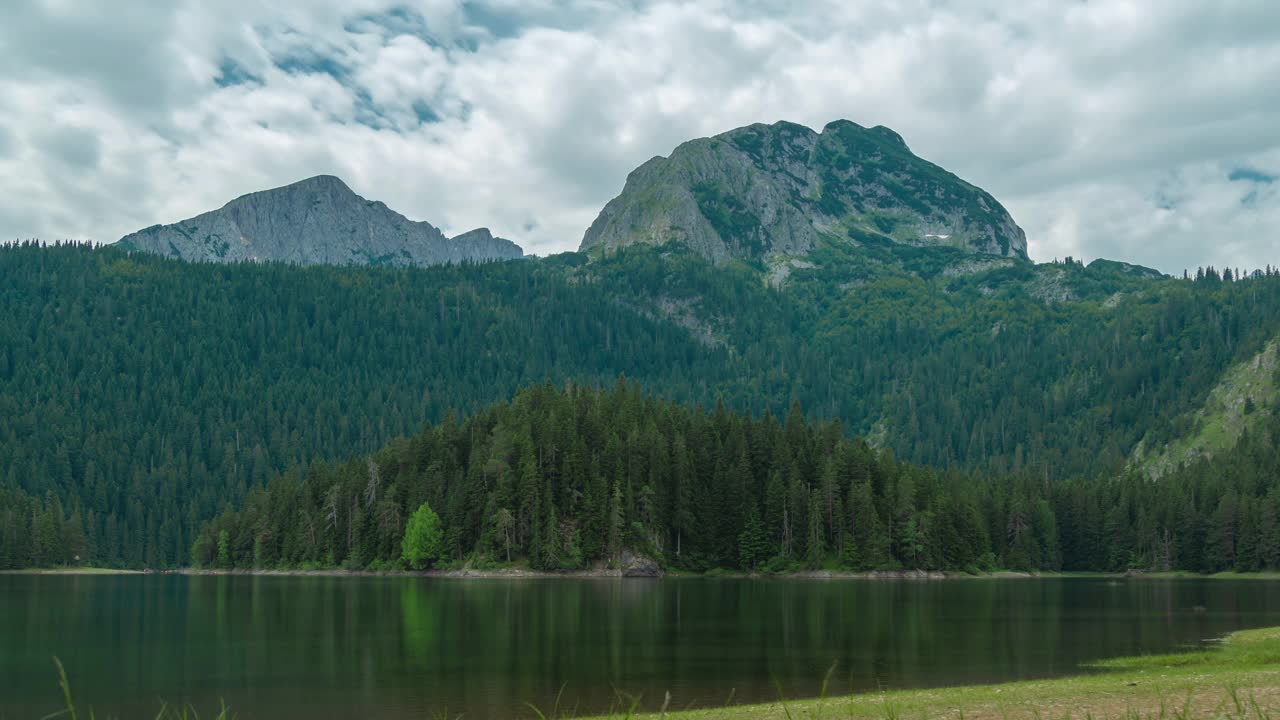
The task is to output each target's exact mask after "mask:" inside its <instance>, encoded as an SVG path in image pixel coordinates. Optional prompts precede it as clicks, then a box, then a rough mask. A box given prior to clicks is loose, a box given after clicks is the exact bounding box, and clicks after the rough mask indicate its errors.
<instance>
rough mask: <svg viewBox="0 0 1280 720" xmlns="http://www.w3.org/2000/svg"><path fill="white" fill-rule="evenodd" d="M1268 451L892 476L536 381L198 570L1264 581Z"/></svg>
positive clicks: (271, 495)
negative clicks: (919, 572)
mask: <svg viewBox="0 0 1280 720" xmlns="http://www.w3.org/2000/svg"><path fill="white" fill-rule="evenodd" d="M1276 436H1280V423H1278V422H1277V421H1276V420H1275V419H1274V418H1272V419H1270V420H1269V425H1268V426H1266V427H1264V428H1259V430H1258V431H1257V432H1255V433H1250V434H1249V435H1248V436H1246V439H1245V440H1244V441H1243V443H1242V445H1241V448H1240V450H1239V451H1238V452H1236V453H1232V454H1231V455H1230V456H1228V457H1224V458H1223V459H1221V460H1219V461H1215V462H1213V463H1210V462H1208V461H1206V462H1204V463H1201V464H1197V465H1194V466H1191V467H1189V468H1187V469H1185V470H1183V471H1182V472H1180V473H1177V474H1175V475H1174V476H1172V477H1168V478H1165V479H1162V480H1160V481H1150V480H1147V479H1146V478H1145V477H1139V476H1137V475H1126V476H1124V477H1122V478H1119V479H1107V480H1088V481H1085V480H1079V481H1064V482H1055V483H1047V482H1045V480H1044V478H1043V477H1042V476H1041V477H1036V476H1031V475H1027V474H1020V475H1010V476H1002V477H987V476H982V475H976V474H970V473H961V472H955V471H938V470H934V469H929V468H923V467H918V466H914V465H909V464H906V463H901V462H897V461H895V460H894V459H893V457H892V455H891V453H888V452H883V451H877V450H875V449H873V448H871V447H870V446H868V445H867V444H866V443H865V442H864V441H862V440H859V439H850V438H847V437H846V436H845V434H844V432H843V431H842V428H841V426H840V424H839V422H836V421H830V422H811V421H808V420H806V419H805V416H804V414H803V413H802V412H801V411H800V409H799V408H798V407H793V408H792V410H791V411H790V412H789V413H788V415H787V416H786V418H785V419H784V420H783V421H781V422H779V421H778V420H776V419H775V418H773V417H772V416H771V415H768V414H766V415H764V416H763V417H759V418H753V417H750V416H746V415H742V414H737V413H733V412H730V411H729V410H727V409H726V408H725V407H724V406H723V405H718V406H716V407H715V408H714V409H711V410H709V411H704V410H701V409H694V410H689V409H687V408H685V407H683V406H681V405H677V404H674V403H670V402H665V401H661V400H656V399H653V398H651V397H648V396H646V395H644V394H643V393H641V392H640V391H639V390H638V389H637V388H636V387H635V386H633V385H630V384H628V383H626V382H625V381H620V382H619V383H618V384H617V386H616V387H615V388H614V389H613V390H610V391H598V390H594V389H588V388H582V387H577V386H571V387H568V388H566V389H563V390H561V389H555V388H553V387H550V386H547V385H539V386H534V387H531V388H528V389H526V390H524V391H521V392H520V393H518V394H517V395H516V396H515V397H514V398H513V399H512V400H511V402H509V403H504V404H500V405H497V406H494V407H491V408H489V409H487V410H484V411H482V412H480V413H478V414H476V415H474V416H473V417H471V418H469V419H468V420H466V421H465V422H461V423H460V422H458V421H457V420H455V419H454V418H453V417H452V416H450V417H449V418H447V419H446V420H445V421H444V422H443V423H440V424H438V425H435V426H432V427H429V428H427V429H426V430H424V431H423V432H422V433H420V434H418V435H416V436H414V437H411V438H405V439H401V440H397V441H394V442H392V443H391V444H390V445H388V446H387V447H385V448H383V449H382V450H380V451H379V452H376V453H374V454H373V455H371V456H369V457H365V458H359V459H355V460H351V461H348V462H343V463H337V464H318V465H313V466H312V467H310V468H309V469H307V471H306V472H305V473H304V474H302V475H299V474H298V473H296V472H294V473H287V474H285V475H283V476H280V477H278V478H276V479H275V480H273V481H272V482H271V483H270V484H269V485H267V486H266V487H265V488H259V489H255V490H253V491H251V492H250V493H249V496H248V498H247V501H246V503H245V506H244V507H243V509H241V510H239V511H237V512H227V513H224V514H223V515H222V516H220V517H219V518H217V519H216V520H215V521H213V522H212V523H210V524H209V525H208V526H206V527H205V528H204V529H203V530H202V531H201V533H200V535H199V537H198V540H197V542H196V551H195V557H194V558H193V561H194V562H195V563H196V564H197V565H203V566H209V567H237V568H252V567H258V568H270V567H296V566H341V567H347V568H352V569H355V568H377V569H388V568H394V567H402V566H407V567H422V566H424V559H425V560H429V559H430V558H433V557H435V554H436V552H437V550H438V553H439V558H440V561H441V562H442V563H445V564H449V563H453V564H460V563H463V562H471V563H493V562H506V561H508V560H521V561H524V562H527V563H528V565H529V566H530V567H532V568H535V569H541V570H569V569H582V568H587V567H592V566H599V565H603V564H608V563H610V562H613V561H616V560H617V559H618V558H619V557H620V555H621V553H622V552H623V551H624V550H632V551H637V552H641V553H645V554H649V555H652V556H654V557H657V558H659V559H660V560H661V561H663V562H665V563H666V564H668V565H669V566H674V567H678V568H682V569H688V570H696V571H705V570H710V569H714V568H727V569H735V570H743V571H755V570H774V571H782V570H789V569H798V568H831V569H848V570H876V569H916V568H920V569H952V570H970V571H974V570H988V569H994V568H1009V569H1021V570H1036V569H1039V570H1060V569H1078V570H1123V569H1126V568H1130V567H1140V568H1151V569H1160V570H1171V569H1182V570H1193V571H1206V572H1208V571H1217V570H1226V569H1240V570H1253V569H1260V568H1275V567H1280V522H1277V518H1280V481H1278V479H1277V476H1276V474H1275V472H1274V469H1275V468H1276V467H1280V464H1277V463H1280V451H1278V450H1277V449H1276V447H1275V444H1274V443H1272V442H1271V438H1272V437H1276ZM1224 470H1225V471H1226V472H1224ZM433 507H439V508H442V509H443V510H442V513H441V515H440V517H439V518H438V519H437V518H436V517H435V513H434V512H432V510H431V508H433ZM415 508H416V509H417V510H416V511H413V509H415ZM411 511H413V514H412V515H410V512H411ZM220 536H225V537H228V538H230V541H229V545H230V558H229V560H228V559H227V558H220V557H218V556H217V555H216V554H215V551H216V548H217V547H218V545H219V543H218V542H217V538H219V537H220ZM402 561H403V564H402Z"/></svg>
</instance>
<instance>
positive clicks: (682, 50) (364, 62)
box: [0, 0, 1280, 273]
mask: <svg viewBox="0 0 1280 720" xmlns="http://www.w3.org/2000/svg"><path fill="white" fill-rule="evenodd" d="M1278 29H1280V3H1277V2H1274V1H1272V0H1217V1H1216V2H1215V1H1212V0H1204V1H1202V2H1191V1H1189V0H1150V1H1149V2H1126V1H1123V0H1098V1H1088V2H1084V1H1071V0H1013V1H1009V2H997V1H996V0H964V1H955V2H952V1H949V0H896V1H895V2H892V3H886V2H882V1H879V0H877V1H876V2H862V1H860V0H834V1H832V2H827V1H826V0H806V1H805V2H800V3H796V2H770V1H768V0H744V1H743V2H718V1H715V0H707V1H704V2H676V3H648V2H640V1H638V0H633V1H630V2H603V1H601V0H569V1H567V2H550V1H548V0H522V1H519V2H516V1H513V0H489V1H485V2H474V3H473V2H450V1H446V0H427V1H424V2H382V1H380V0H308V2H305V3H299V2H272V1H271V0H218V2H208V1H207V0H201V1H191V0H173V1H169V0H152V1H145V2H144V1H139V0H114V1H113V2H99V1H98V0H5V2H4V7H3V8H2V9H0V68H2V69H0V107H3V108H4V112H0V238H4V239H6V240H8V239H19V238H22V239H26V238H35V237H38V238H41V239H44V240H46V241H53V240H58V239H79V240H93V241H96V242H113V241H115V240H117V239H118V238H120V237H121V236H123V235H125V234H127V233H129V232H132V231H134V230H137V229H139V228H142V227H145V226H148V225H153V224H156V223H170V222H175V221H178V220H181V219H183V218H186V217H190V216H192V215H196V214H198V213H200V212H204V211H207V210H211V209H214V208H217V207H220V206H221V205H223V204H224V203H226V202H227V201H228V200H230V199H232V198H234V197H237V196H239V195H242V194H245V193H248V192H253V191H256V190H261V189H265V188H269V187H276V186H279V185H284V184H288V183H290V182H293V181H296V180H299V179H302V178H305V177H309V176H312V175H317V174H333V175H337V176H339V177H341V178H343V179H344V180H345V181H346V182H347V184H348V185H350V186H351V187H352V189H354V190H355V191H356V192H357V193H359V194H361V195H363V196H364V197H366V198H370V199H377V200H382V201H384V202H386V203H387V204H388V205H389V206H390V207H392V208H393V209H395V210H398V211H399V212H401V213H403V214H405V215H407V216H408V217H410V218H412V219H415V220H426V221H428V222H430V223H432V224H434V225H436V226H438V227H440V228H441V229H442V230H444V231H445V232H446V233H447V234H455V233H458V232H462V231H465V230H469V229H471V228H474V227H480V226H485V227H489V228H491V229H492V230H493V231H494V232H495V233H496V234H499V235H501V236H504V237H507V238H510V239H512V240H514V241H516V242H517V243H519V244H520V245H521V246H522V247H524V248H525V250H526V252H531V253H536V254H540V255H545V254H550V253H555V252H560V251H564V250H572V249H576V248H577V247H578V244H579V243H580V242H581V239H582V234H583V232H584V231H585V230H586V228H587V226H588V225H589V224H590V223H591V221H592V220H593V219H594V218H595V215H596V213H598V212H599V210H600V208H601V207H603V205H604V204H605V203H606V202H607V201H608V200H609V199H610V198H612V197H613V196H615V195H617V194H618V192H619V191H620V190H621V189H622V185H623V182H624V181H625V179H626V175H627V173H628V172H629V171H630V170H631V169H633V168H634V167H635V166H637V165H639V164H640V163H642V162H644V161H645V160H647V159H649V158H651V157H653V156H655V155H667V154H669V153H670V151H671V150H672V148H674V147H675V146H676V145H678V144H680V143H681V142H683V141H685V140H688V139H691V138H694V137H700V136H706V135H712V134H715V133H719V132H723V131H726V130H729V129H732V128H735V127H739V126H742V125H747V124H750V123H753V122H774V121H777V120H784V119H785V120H790V121H793V122H798V123H801V124H804V125H808V126H810V127H813V128H821V127H822V126H823V125H825V124H826V123H827V122H829V121H831V120H835V119H839V118H844V119H849V120H853V121H855V122H857V123H860V124H862V125H866V126H872V125H887V126H889V127H891V128H893V129H895V130H897V131H898V132H899V133H900V134H901V135H902V136H903V137H904V138H905V139H906V141H907V143H908V144H909V145H910V146H911V148H912V150H913V151H914V152H915V153H916V154H918V155H920V156H921V157H924V158H926V159H929V160H931V161H933V162H935V163H937V164H939V165H941V166H943V167H945V168H947V169H949V170H951V171H952V172H954V173H956V174H957V175H959V176H960V177H962V178H965V179H966V180H968V181H970V182H972V183H974V184H975V185H978V186H980V187H983V188H985V189H986V190H988V191H989V192H991V193H992V194H993V195H994V196H995V197H996V198H997V199H999V200H1000V201H1001V202H1002V203H1003V204H1004V205H1005V206H1006V207H1007V208H1008V209H1009V211H1010V212H1011V213H1012V214H1013V216H1014V218H1015V220H1017V221H1018V223H1019V224H1020V225H1021V226H1022V227H1023V228H1024V229H1025V230H1026V232H1027V239H1028V249H1029V252H1030V254H1031V257H1032V258H1033V259H1035V260H1038V261H1047V260H1053V259H1055V258H1062V257H1065V256H1074V257H1076V258H1082V259H1085V260H1092V259H1094V258H1097V257H1106V258H1111V259H1118V260H1126V261H1129V262H1136V263H1141V264H1144V265H1150V266H1153V267H1157V268H1160V269H1161V270H1164V271H1166V272H1173V273H1177V272H1181V270H1182V269H1183V268H1195V267H1197V266H1201V265H1216V266H1219V267H1222V266H1231V267H1242V268H1253V267H1261V266H1263V265H1265V264H1268V263H1270V264H1280V30H1278Z"/></svg>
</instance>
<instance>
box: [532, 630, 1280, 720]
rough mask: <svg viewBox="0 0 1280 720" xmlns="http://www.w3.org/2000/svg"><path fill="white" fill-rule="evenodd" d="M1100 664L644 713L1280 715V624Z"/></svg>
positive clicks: (684, 717) (776, 717)
mask: <svg viewBox="0 0 1280 720" xmlns="http://www.w3.org/2000/svg"><path fill="white" fill-rule="evenodd" d="M1099 668H1100V669H1102V670H1103V672H1099V673H1094V674H1089V675H1080V676H1076V677H1066V678H1058V679H1054V680H1035V681H1028V682H1016V683H1005V684H1001V685H978V686H970V687H956V688H944V689H938V690H901V691H893V692H884V693H868V694H859V695H849V696H844V697H835V698H820V699H811V700H784V699H781V698H780V699H779V700H777V701H775V702H771V703H763V704H760V705H743V706H736V707H727V708H719V709H708V710H688V711H681V712H670V713H662V714H653V715H640V716H636V720H659V719H662V720H712V719H713V718H714V719H721V718H724V719H730V718H732V719H735V720H737V719H741V720H824V719H826V720H840V719H841V718H878V719H880V720H899V719H901V720H917V719H926V720H936V719H943V718H945V719H948V720H950V719H954V720H1019V719H1023V718H1025V719H1026V720H1064V719H1066V718H1078V719H1079V720H1103V719H1104V718H1106V719H1110V718H1116V719H1121V718H1123V719H1124V720H1147V719H1151V720H1157V719H1159V720H1166V719H1167V720H1182V719H1184V718H1228V719H1231V720H1271V719H1273V718H1280V628H1266V629H1261V630H1246V631H1242V632H1237V633H1234V634H1232V635H1231V636H1230V637H1228V638H1226V640H1224V641H1223V642H1222V643H1220V644H1218V645H1215V646H1213V647H1212V648H1210V649H1207V650H1202V651H1198V652H1191V653H1182V654H1172V655H1152V656H1146V657H1134V658H1120V659H1115V660H1109V661H1106V662H1103V663H1099ZM613 717H615V718H616V717H620V716H619V715H615V716H613ZM548 720H550V714H548Z"/></svg>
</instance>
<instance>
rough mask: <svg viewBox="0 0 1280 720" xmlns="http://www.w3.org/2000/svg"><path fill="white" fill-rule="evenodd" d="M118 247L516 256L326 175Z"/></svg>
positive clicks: (387, 261)
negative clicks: (407, 214) (364, 194)
mask: <svg viewBox="0 0 1280 720" xmlns="http://www.w3.org/2000/svg"><path fill="white" fill-rule="evenodd" d="M119 244H120V246H121V247H122V248H132V249H137V250H141V251H145V252H151V253H155V254H158V255H167V256H170V257H177V258H181V259H183V260H189V261H204V262H234V261H280V262H287V263H293V264H297V265H316V264H327V265H394V266H410V265H417V266H425V265H438V264H443V263H457V262H464V261H487V260H505V259H514V258H519V257H523V255H524V252H523V251H522V250H521V249H520V247H519V246H518V245H516V244H515V243H513V242H511V241H510V240H506V239H503V238H498V237H494V236H493V234H492V233H491V232H490V231H489V230H488V229H487V228H477V229H475V230H471V231H469V232H466V233H462V234H461V235H457V236H455V237H452V238H450V237H446V236H445V235H444V233H442V232H441V231H440V230H439V229H437V228H436V227H435V226H433V225H431V224H430V223H427V222H423V221H414V220H409V219H408V218H406V217H405V216H403V215H401V214H400V213H398V212H396V211H394V210H392V209H391V208H389V207H387V205H386V204H385V203H383V202H381V201H377V200H366V199H365V198H363V197H361V196H359V195H357V194H356V193H355V192H354V191H352V190H351V188H350V187H348V186H347V184H346V183H344V182H343V181H342V180H341V179H339V178H338V177H336V176H333V175H316V176H313V177H310V178H306V179H304V180H299V181H298V182H294V183H290V184H288V185H284V186H281V187H277V188H271V189H268V190H260V191H257V192H252V193H248V194H246V195H241V196H240V197H237V198H235V199H234V200H231V201H230V202H228V203H226V204H225V205H223V206H222V207H221V208H218V209H217V210H211V211H209V212H205V213H201V214H200V215H197V216H195V217H192V218H188V219H186V220H181V221H179V222H176V223H173V224H171V225H152V226H150V227H147V228H144V229H142V230H139V231H137V232H135V233H131V234H129V235H126V236H124V237H123V238H121V239H120V241H119Z"/></svg>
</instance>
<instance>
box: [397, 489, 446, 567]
mask: <svg viewBox="0 0 1280 720" xmlns="http://www.w3.org/2000/svg"><path fill="white" fill-rule="evenodd" d="M442 546H443V533H441V531H440V517H439V516H437V515H436V513H435V511H434V510H432V509H431V506H430V505H428V504H426V503H425V502H424V503H422V505H421V506H419V507H418V509H417V510H415V511H414V513H413V515H412V516H411V517H410V518H409V524H408V525H407V526H406V527H405V529H404V541H403V543H402V545H401V553H400V558H401V559H402V560H404V562H405V564H406V565H408V566H409V567H411V568H413V569H415V570H422V569H424V568H427V567H430V566H431V565H434V564H435V562H436V560H438V559H439V558H440V550H441V548H442Z"/></svg>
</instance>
